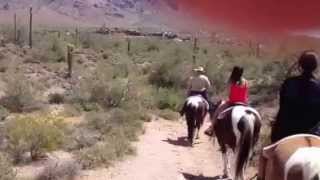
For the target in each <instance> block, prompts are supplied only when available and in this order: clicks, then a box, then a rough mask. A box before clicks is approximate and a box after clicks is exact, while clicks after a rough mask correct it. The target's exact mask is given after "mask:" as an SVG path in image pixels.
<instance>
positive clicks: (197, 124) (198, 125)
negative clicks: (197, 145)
mask: <svg viewBox="0 0 320 180" xmlns="http://www.w3.org/2000/svg"><path fill="white" fill-rule="evenodd" d="M200 128H201V120H200V119H197V121H196V131H197V134H196V139H199V137H200V136H199V132H200Z"/></svg>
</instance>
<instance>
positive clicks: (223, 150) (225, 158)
mask: <svg viewBox="0 0 320 180" xmlns="http://www.w3.org/2000/svg"><path fill="white" fill-rule="evenodd" d="M221 153H222V160H223V178H227V177H230V176H229V175H230V174H229V170H230V165H229V159H228V153H227V148H226V146H225V145H221Z"/></svg>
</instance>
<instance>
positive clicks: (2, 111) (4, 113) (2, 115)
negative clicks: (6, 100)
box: [0, 106, 10, 121]
mask: <svg viewBox="0 0 320 180" xmlns="http://www.w3.org/2000/svg"><path fill="white" fill-rule="evenodd" d="M9 114H10V113H9V111H8V110H7V109H6V108H5V107H3V106H0V121H3V120H5V119H6V118H7V117H8V116H9Z"/></svg>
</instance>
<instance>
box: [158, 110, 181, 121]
mask: <svg viewBox="0 0 320 180" xmlns="http://www.w3.org/2000/svg"><path fill="white" fill-rule="evenodd" d="M159 116H160V117H162V118H164V119H166V120H178V118H179V114H178V113H177V112H173V111H172V110H169V109H165V110H162V111H159Z"/></svg>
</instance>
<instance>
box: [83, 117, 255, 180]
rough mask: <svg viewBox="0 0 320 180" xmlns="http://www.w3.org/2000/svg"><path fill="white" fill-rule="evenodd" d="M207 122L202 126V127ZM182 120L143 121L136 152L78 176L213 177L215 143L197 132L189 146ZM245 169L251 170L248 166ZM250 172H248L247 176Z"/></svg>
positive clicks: (123, 179) (217, 164)
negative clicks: (195, 138)
mask: <svg viewBox="0 0 320 180" xmlns="http://www.w3.org/2000/svg"><path fill="white" fill-rule="evenodd" d="M207 126H208V123H206V124H205V126H204V127H203V128H202V131H203V130H204V129H205V128H206V127H207ZM185 136H186V125H185V123H184V122H182V121H179V122H172V121H165V120H157V121H153V122H151V123H148V124H146V133H145V134H144V135H143V136H141V138H140V141H139V142H137V143H136V144H135V145H136V147H137V156H135V157H131V158H129V159H128V160H126V161H123V162H119V163H117V164H116V165H115V166H114V167H113V168H111V169H108V170H96V171H87V172H84V173H83V174H82V175H81V178H79V179H81V180H93V179H95V180H100V179H101V180H105V179H112V180H216V179H217V176H218V175H221V172H222V160H221V154H220V152H219V151H218V148H217V147H218V145H217V144H216V145H213V143H212V140H210V139H209V138H208V137H206V136H205V135H204V134H203V132H201V135H200V140H198V141H197V143H196V144H195V146H194V147H193V148H190V147H189V146H188V143H187V142H186V140H185V138H184V137H185ZM249 172H254V171H253V170H252V169H251V170H250V169H249ZM251 175H252V173H249V174H248V177H252V176H251Z"/></svg>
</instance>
